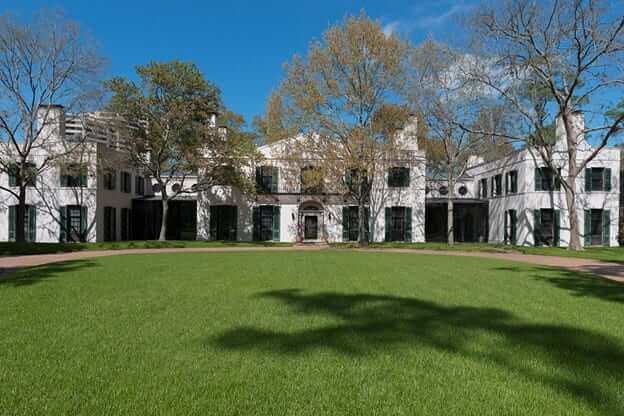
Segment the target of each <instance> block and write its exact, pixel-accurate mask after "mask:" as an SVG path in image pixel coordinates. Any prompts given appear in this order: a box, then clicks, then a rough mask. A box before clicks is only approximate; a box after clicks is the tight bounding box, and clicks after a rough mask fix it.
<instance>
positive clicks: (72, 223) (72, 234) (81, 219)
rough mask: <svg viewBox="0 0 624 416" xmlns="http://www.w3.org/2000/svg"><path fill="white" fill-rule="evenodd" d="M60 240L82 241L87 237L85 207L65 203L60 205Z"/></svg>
mask: <svg viewBox="0 0 624 416" xmlns="http://www.w3.org/2000/svg"><path fill="white" fill-rule="evenodd" d="M60 223H61V227H60V228H61V232H60V236H59V237H60V240H61V241H68V242H84V241H86V239H87V231H88V229H87V207H84V206H80V205H67V206H64V207H61V212H60Z"/></svg>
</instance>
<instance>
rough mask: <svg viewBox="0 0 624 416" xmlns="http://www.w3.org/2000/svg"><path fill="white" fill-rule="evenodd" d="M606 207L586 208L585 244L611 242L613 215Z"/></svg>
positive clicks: (608, 243) (607, 243)
mask: <svg viewBox="0 0 624 416" xmlns="http://www.w3.org/2000/svg"><path fill="white" fill-rule="evenodd" d="M610 214H611V213H610V211H609V210H606V209H588V210H585V245H586V246H590V245H593V246H597V245H604V246H609V245H610V244H611V233H610V231H611V215H610Z"/></svg>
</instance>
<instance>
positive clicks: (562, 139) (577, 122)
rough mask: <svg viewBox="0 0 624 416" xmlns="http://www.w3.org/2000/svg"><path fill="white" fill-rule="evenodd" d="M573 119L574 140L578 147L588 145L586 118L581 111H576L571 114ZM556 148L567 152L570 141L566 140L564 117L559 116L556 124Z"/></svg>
mask: <svg viewBox="0 0 624 416" xmlns="http://www.w3.org/2000/svg"><path fill="white" fill-rule="evenodd" d="M571 119H572V138H573V143H574V144H575V145H576V147H579V146H583V145H587V142H585V134H584V131H585V117H584V115H583V113H582V112H581V111H574V112H573V113H572V114H571ZM555 138H556V145H555V147H556V148H557V149H560V150H566V149H567V148H568V141H567V140H566V130H565V126H564V125H563V117H561V116H560V115H559V116H557V120H556V124H555Z"/></svg>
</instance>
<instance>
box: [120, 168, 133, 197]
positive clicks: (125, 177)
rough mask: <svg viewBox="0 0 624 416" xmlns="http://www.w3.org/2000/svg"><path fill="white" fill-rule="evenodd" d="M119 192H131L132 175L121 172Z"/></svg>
mask: <svg viewBox="0 0 624 416" xmlns="http://www.w3.org/2000/svg"><path fill="white" fill-rule="evenodd" d="M121 192H124V193H126V194H129V193H131V192H132V175H131V174H130V173H129V172H121Z"/></svg>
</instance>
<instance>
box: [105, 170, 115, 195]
mask: <svg viewBox="0 0 624 416" xmlns="http://www.w3.org/2000/svg"><path fill="white" fill-rule="evenodd" d="M116 185H117V172H115V171H114V170H109V171H107V172H105V173H104V189H107V190H109V191H113V190H115V188H116Z"/></svg>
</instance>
